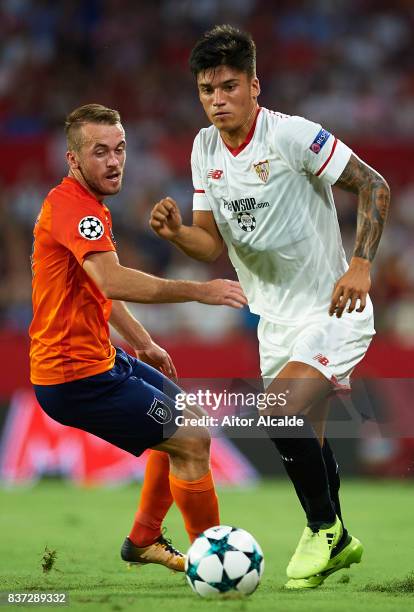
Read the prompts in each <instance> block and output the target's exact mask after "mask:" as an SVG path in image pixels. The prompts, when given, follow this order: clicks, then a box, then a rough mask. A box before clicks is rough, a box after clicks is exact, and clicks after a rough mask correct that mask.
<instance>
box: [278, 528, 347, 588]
mask: <svg viewBox="0 0 414 612" xmlns="http://www.w3.org/2000/svg"><path fill="white" fill-rule="evenodd" d="M342 531H343V529H342V523H341V521H340V520H339V518H338V517H336V521H335V523H334V524H333V525H330V526H328V527H326V528H320V529H319V530H318V531H312V529H310V528H309V527H305V530H304V532H303V535H302V537H301V539H300V540H299V544H298V546H297V548H296V550H295V553H294V555H293V557H292V558H291V560H290V562H289V565H288V566H287V570H286V573H287V576H288V578H294V579H296V580H297V579H299V578H309V577H310V576H314V575H315V574H319V573H320V572H322V571H324V570H325V569H326V567H327V565H328V563H329V560H330V557H331V552H332V549H333V548H334V547H335V546H336V545H337V544H338V542H339V540H340V539H341V536H342Z"/></svg>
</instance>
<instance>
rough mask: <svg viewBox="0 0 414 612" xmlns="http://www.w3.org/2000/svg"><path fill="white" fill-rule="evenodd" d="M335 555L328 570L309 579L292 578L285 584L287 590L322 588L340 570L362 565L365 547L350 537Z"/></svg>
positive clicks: (329, 563) (327, 567)
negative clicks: (355, 564)
mask: <svg viewBox="0 0 414 612" xmlns="http://www.w3.org/2000/svg"><path fill="white" fill-rule="evenodd" d="M332 552H333V554H332V556H331V558H330V559H329V561H328V565H327V566H326V568H325V569H324V570H323V571H322V572H320V573H319V574H315V576H309V578H299V579H296V580H295V579H294V578H291V579H290V580H288V581H287V583H286V584H285V588H286V589H315V588H316V587H318V586H320V585H321V584H322V583H323V582H324V580H326V579H327V578H328V577H329V576H331V575H332V574H333V573H334V572H337V571H338V570H340V569H343V568H346V567H350V566H351V565H352V563H360V561H361V557H362V553H363V552H364V547H363V546H362V544H361V542H360V541H359V540H358V539H357V538H354V536H351V535H348V537H347V539H346V540H345V542H344V544H343V546H341V548H340V549H339V550H338V551H336V552H335V551H332Z"/></svg>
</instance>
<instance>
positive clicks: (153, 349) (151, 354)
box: [135, 341, 177, 382]
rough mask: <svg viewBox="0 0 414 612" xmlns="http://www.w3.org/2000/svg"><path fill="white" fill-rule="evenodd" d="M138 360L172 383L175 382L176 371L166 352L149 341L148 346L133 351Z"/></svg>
mask: <svg viewBox="0 0 414 612" xmlns="http://www.w3.org/2000/svg"><path fill="white" fill-rule="evenodd" d="M135 352H136V354H137V357H138V359H140V360H141V361H144V362H145V363H148V365H150V366H152V367H153V368H156V369H157V370H159V371H160V372H162V373H163V374H164V375H165V376H167V377H168V378H171V380H173V381H174V382H177V370H176V369H175V366H174V364H173V361H172V359H171V357H170V356H169V354H168V353H167V351H166V350H164V349H163V348H161V347H160V346H158V344H156V343H155V342H152V341H151V344H150V346H148V347H147V348H145V349H140V350H137V351H135Z"/></svg>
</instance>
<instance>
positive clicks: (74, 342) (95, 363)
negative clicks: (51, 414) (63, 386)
mask: <svg viewBox="0 0 414 612" xmlns="http://www.w3.org/2000/svg"><path fill="white" fill-rule="evenodd" d="M33 234H34V242H33V253H32V272H33V283H32V284H33V320H32V323H31V325H30V330H29V333H30V338H31V347H30V379H31V381H32V383H33V384H38V385H53V384H58V383H64V382H69V381H71V380H77V379H79V378H85V377H87V376H93V375H94V374H100V373H101V372H105V371H107V370H110V369H111V368H112V367H113V365H114V361H115V349H114V347H113V346H112V344H111V341H110V339H109V326H108V320H109V317H110V314H111V306H112V302H111V300H107V299H106V298H105V297H104V295H103V294H102V293H101V291H100V290H99V289H98V287H97V286H96V285H95V283H94V282H93V281H92V279H91V278H90V277H89V276H88V275H87V274H86V272H85V271H84V270H83V268H82V264H83V261H84V258H85V257H86V255H88V254H89V253H93V252H97V251H115V250H116V249H115V244H114V239H113V235H112V221H111V215H110V212H109V210H108V208H107V207H106V206H105V205H104V204H102V203H101V202H99V201H98V200H97V199H96V198H94V197H93V196H92V195H91V194H90V193H89V192H88V191H87V190H86V189H84V188H83V187H82V185H80V183H78V181H76V180H75V179H73V178H70V177H66V178H64V179H63V181H62V182H61V183H60V185H58V186H57V187H55V188H54V189H52V190H51V191H50V193H49V194H48V195H47V197H46V199H45V201H44V202H43V205H42V208H41V210H40V213H39V216H38V218H37V221H36V224H35V228H34V232H33Z"/></svg>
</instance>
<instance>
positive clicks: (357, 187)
mask: <svg viewBox="0 0 414 612" xmlns="http://www.w3.org/2000/svg"><path fill="white" fill-rule="evenodd" d="M335 186H337V187H340V188H342V189H345V190H346V191H352V192H353V193H356V194H358V213H357V236H356V242H355V248H354V252H353V256H354V257H362V258H363V259H368V260H369V261H372V260H373V259H374V256H375V253H376V251H377V248H378V244H379V241H380V238H381V234H382V231H383V229H384V224H385V221H386V218H387V214H388V208H389V204H390V189H389V187H388V185H387V182H386V181H385V180H384V179H383V178H382V176H381V175H380V174H378V172H375V170H373V169H372V168H370V167H369V166H367V164H365V163H364V162H363V161H361V160H360V159H359V158H358V157H356V156H355V155H351V158H350V160H349V162H348V164H347V165H346V167H345V169H344V171H343V173H342V174H341V176H340V177H339V179H338V180H337V182H336V183H335Z"/></svg>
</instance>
